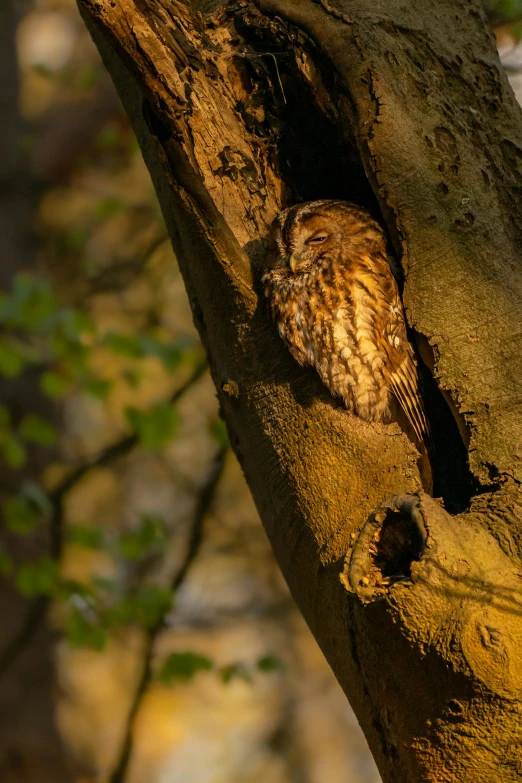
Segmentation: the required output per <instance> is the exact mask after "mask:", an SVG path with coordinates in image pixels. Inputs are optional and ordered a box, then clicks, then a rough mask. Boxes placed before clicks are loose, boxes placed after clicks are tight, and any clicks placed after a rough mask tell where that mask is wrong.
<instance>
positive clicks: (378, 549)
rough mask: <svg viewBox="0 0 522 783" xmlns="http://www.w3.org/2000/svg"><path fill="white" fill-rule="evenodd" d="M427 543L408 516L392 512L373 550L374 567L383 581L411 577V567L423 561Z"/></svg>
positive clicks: (389, 512)
mask: <svg viewBox="0 0 522 783" xmlns="http://www.w3.org/2000/svg"><path fill="white" fill-rule="evenodd" d="M423 548H424V541H423V537H422V534H421V531H420V530H419V528H418V527H417V525H416V524H415V522H414V521H413V519H412V518H411V517H410V516H408V515H407V514H402V513H401V512H399V511H388V513H387V515H386V519H385V520H384V522H383V523H382V527H381V528H380V530H379V533H378V537H377V538H376V541H375V544H374V547H372V550H373V552H372V565H373V567H374V568H375V569H376V571H377V572H378V573H379V574H380V576H381V578H382V579H387V580H391V581H393V580H395V579H404V578H406V577H409V576H411V564H412V563H414V562H417V561H419V560H420V559H421V555H422V552H423Z"/></svg>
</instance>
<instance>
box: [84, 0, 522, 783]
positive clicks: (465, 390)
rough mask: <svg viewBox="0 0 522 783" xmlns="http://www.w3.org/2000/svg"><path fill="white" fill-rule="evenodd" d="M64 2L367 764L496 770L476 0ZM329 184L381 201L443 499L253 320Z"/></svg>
mask: <svg viewBox="0 0 522 783" xmlns="http://www.w3.org/2000/svg"><path fill="white" fill-rule="evenodd" d="M79 5H80V9H81V11H82V14H83V16H84V19H85V21H86V23H87V25H88V27H89V29H90V31H91V34H92V35H93V38H94V40H95V41H96V43H97V45H98V47H99V49H100V51H101V53H102V55H103V57H104V60H105V62H106V64H107V67H108V68H109V71H110V73H111V74H112V77H113V79H114V81H115V83H116V86H117V88H118V90H119V93H120V95H121V98H122V101H123V103H124V105H125V107H126V110H127V112H128V113H129V116H130V118H131V120H132V122H133V125H134V128H135V131H136V133H137V136H138V139H139V141H140V144H141V147H142V150H143V154H144V156H145V159H146V162H147V165H148V167H149V170H150V172H151V175H152V177H153V180H154V183H155V186H156V190H157V192H158V195H159V198H160V202H161V205H162V209H163V213H164V215H165V219H166V222H167V225H168V228H169V232H170V235H171V238H172V242H173V245H174V249H175V251H176V254H177V256H178V259H179V262H180V266H181V271H182V273H183V277H184V279H185V283H186V286H187V291H188V293H189V297H190V300H191V304H192V308H193V312H194V318H195V322H196V324H197V326H198V329H199V331H200V334H201V337H202V339H203V342H204V343H205V346H206V348H207V351H208V355H209V360H210V364H211V369H212V375H213V378H214V381H215V384H216V388H217V390H218V395H219V399H220V403H221V407H222V411H223V414H224V417H225V419H226V421H227V425H228V428H229V432H230V434H231V440H232V445H233V447H234V449H235V451H236V454H237V455H238V457H239V459H240V461H241V464H242V465H243V468H244V471H245V474H246V477H247V480H248V482H249V485H250V487H251V490H252V493H253V495H254V498H255V500H256V503H257V506H258V509H259V512H260V514H261V517H262V519H263V522H264V525H265V527H266V530H267V533H268V535H269V537H270V539H271V542H272V544H273V547H274V551H275V552H276V555H277V557H278V560H279V562H280V565H281V567H282V569H283V572H284V574H285V577H286V579H287V581H288V583H289V585H290V587H291V589H292V592H293V595H294V597H295V598H296V600H297V602H298V604H299V606H300V608H301V610H302V611H303V614H304V615H305V617H306V619H307V621H308V623H309V625H310V627H311V629H312V631H313V633H314V634H315V636H316V638H317V640H318V642H319V643H320V645H321V647H322V649H323V651H324V653H325V655H326V656H327V658H328V661H329V663H330V665H331V666H332V669H333V671H334V672H335V674H336V676H337V678H338V680H339V682H340V683H341V685H342V686H343V688H344V690H345V691H346V693H347V695H348V697H349V699H350V702H351V704H352V706H353V707H354V709H355V711H356V714H357V717H358V719H359V721H360V723H361V725H362V727H363V730H364V732H365V734H366V737H367V739H368V742H369V744H370V747H371V750H372V752H373V754H374V757H375V759H376V761H377V764H378V766H379V769H380V772H381V774H382V777H383V779H384V780H385V781H386V782H387V783H388V782H389V783H404V782H405V781H408V783H417V781H433V782H435V781H437V783H440V782H441V781H448V782H449V781H451V783H457V781H458V783H482V782H484V783H485V782H486V781H488V783H489V782H490V781H491V780H495V781H499V783H507V781H515V780H519V779H520V775H521V774H522V720H521V709H522V679H521V671H522V667H521V666H520V664H521V663H522V661H521V660H520V649H521V641H522V618H521V609H522V576H521V573H522V572H521V570H520V566H519V559H518V558H519V554H520V542H521V540H522V539H521V534H522V510H521V498H520V488H519V487H520V481H521V479H522V467H521V465H522V437H521V436H522V418H521V415H520V414H521V410H520V408H521V401H522V395H521V391H520V388H521V386H520V378H521V377H522V313H521V309H522V306H521V302H522V263H521V261H520V248H521V247H522V200H521V198H520V195H521V183H522V122H521V112H520V109H519V108H518V106H517V104H516V102H515V99H514V96H513V94H512V91H511V89H510V87H509V85H508V83H507V81H506V78H505V75H504V74H503V72H502V70H501V66H500V63H499V61H498V58H497V55H496V52H495V47H494V41H493V38H492V35H491V33H490V32H489V30H488V27H487V22H486V19H485V17H484V14H483V12H482V9H481V7H480V4H479V2H478V0H440V2H438V3H433V2H432V0H418V2H416V3H409V4H408V3H403V2H401V0H388V1H387V3H386V4H384V3H382V2H381V0H368V1H367V2H365V3H357V2H355V0H291V2H289V0H256V2H247V0H245V1H244V2H232V1H230V2H228V3H227V2H219V1H218V0H201V1H200V2H196V0H194V2H187V1H183V2H182V0H79ZM332 196H333V197H341V198H347V199H355V200H358V201H360V202H361V203H364V204H366V205H367V206H368V207H369V208H371V209H373V210H374V211H376V212H377V211H379V209H380V212H381V214H382V216H383V219H384V220H385V222H386V224H387V226H388V230H389V233H390V236H391V238H392V241H393V243H394V246H395V249H396V251H397V254H398V255H400V256H401V261H402V268H403V273H404V278H405V286H404V302H405V305H406V308H407V317H408V321H409V325H410V327H411V328H412V330H413V332H412V333H414V334H415V336H416V341H417V345H418V348H419V351H420V353H421V355H422V356H423V358H424V360H425V362H426V364H427V366H428V367H430V368H431V370H432V372H433V373H434V375H435V377H436V380H437V384H438V388H439V390H442V391H443V392H444V394H445V395H446V398H447V399H449V400H450V403H451V406H452V408H453V411H454V414H455V416H456V417H457V419H458V423H459V427H460V432H461V434H462V437H463V440H464V442H465V444H466V445H467V447H468V455H469V465H470V468H471V470H472V472H473V474H474V483H473V484H472V487H473V492H474V495H475V496H474V497H473V498H471V502H470V507H469V509H468V510H467V512H466V513H460V514H458V515H456V516H450V514H448V512H447V511H444V510H443V508H442V507H441V505H440V503H438V502H436V501H434V500H433V499H430V498H429V497H427V496H426V495H424V494H423V493H422V489H421V484H420V478H419V473H418V469H417V462H416V460H417V455H416V452H415V449H414V447H413V446H412V444H411V443H410V441H409V440H408V439H407V437H406V436H405V435H404V434H402V433H401V431H400V429H399V428H398V426H397V425H396V424H391V425H377V424H371V423H367V422H364V421H362V420H360V419H358V418H357V417H354V416H350V415H348V414H347V413H346V412H345V411H343V410H342V409H341V408H339V407H337V406H336V405H335V404H334V403H333V401H332V400H331V399H330V398H329V397H328V395H327V393H326V392H325V391H324V390H323V389H322V387H321V385H320V382H319V381H318V379H316V377H315V376H314V374H313V373H312V372H308V371H306V370H302V369H300V368H299V367H298V366H297V365H296V364H295V363H294V362H293V360H292V359H291V357H290V355H289V354H288V353H287V351H286V350H285V348H284V346H283V345H282V343H281V341H280V340H279V338H278V337H277V335H276V333H275V330H274V328H273V326H272V325H271V324H270V322H269V319H268V315H267V309H266V307H265V304H264V302H263V301H262V298H261V297H260V296H259V282H258V277H259V276H258V274H257V269H258V266H259V260H260V258H261V256H262V254H263V253H264V250H265V238H266V234H267V228H268V225H269V223H270V221H271V220H272V219H273V217H274V215H275V214H276V212H277V211H278V210H279V209H280V208H281V207H282V206H286V205H287V204H288V203H292V202H293V201H298V200H305V199H309V198H328V197H332ZM433 385H435V384H433ZM438 393H439V392H436V394H438ZM436 394H435V396H436ZM437 404H438V403H437ZM435 419H436V426H435V431H434V438H435V440H436V442H437V444H438V453H439V455H441V454H442V456H443V459H442V462H443V463H446V464H447V465H452V464H456V463H455V460H456V457H455V455H456V454H457V452H458V448H459V446H458V444H457V441H456V439H455V438H454V436H453V435H451V436H450V435H449V434H448V432H449V430H447V423H446V422H445V420H444V419H443V418H441V419H437V418H436V417H435ZM446 430H447V431H446ZM459 443H460V440H459ZM460 448H461V449H463V446H462V443H460ZM458 459H460V457H458ZM458 459H457V461H458ZM452 460H453V463H452ZM464 467H465V466H464ZM461 468H462V465H461ZM452 471H453V468H452V467H451V469H449V472H450V473H451V472H452ZM466 471H467V468H466ZM464 472H465V471H464ZM459 475H460V474H459ZM462 475H464V473H462ZM466 475H467V474H466ZM459 480H460V479H459ZM467 491H468V490H466V491H465V492H464V495H465V494H466V492H467ZM468 494H469V493H468ZM468 500H469V498H468ZM461 505H462V504H461Z"/></svg>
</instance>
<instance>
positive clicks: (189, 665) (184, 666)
mask: <svg viewBox="0 0 522 783" xmlns="http://www.w3.org/2000/svg"><path fill="white" fill-rule="evenodd" d="M284 668H285V666H284V663H283V661H282V660H281V659H279V658H277V657H276V656H272V655H270V656H265V657H264V658H261V659H260V660H259V661H257V663H256V664H255V667H254V668H252V667H250V668H249V667H247V666H246V665H245V664H244V663H230V664H227V665H225V666H220V667H216V664H215V662H214V661H212V660H211V659H210V658H208V657H207V656H206V655H201V654H200V653H196V652H193V651H191V650H189V651H185V652H175V653H171V655H169V656H168V657H167V658H166V659H165V661H164V662H163V664H162V666H161V667H160V670H159V672H158V675H157V676H158V679H159V680H160V682H163V683H165V684H166V685H170V684H171V683H173V682H176V681H178V682H187V681H188V680H191V679H192V678H193V677H194V676H195V675H196V674H198V673H199V672H203V671H212V670H216V671H217V673H218V675H219V676H220V678H221V680H222V681H223V682H224V683H225V685H228V683H230V682H232V680H234V679H240V680H244V681H245V682H252V679H253V676H254V672H255V670H257V671H259V672H262V673H264V674H273V673H274V672H282V671H283V670H284Z"/></svg>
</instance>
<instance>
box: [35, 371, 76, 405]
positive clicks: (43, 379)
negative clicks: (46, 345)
mask: <svg viewBox="0 0 522 783" xmlns="http://www.w3.org/2000/svg"><path fill="white" fill-rule="evenodd" d="M40 386H41V389H42V391H43V393H44V394H45V395H46V396H47V397H51V399H59V398H60V397H65V395H66V394H67V393H68V392H69V391H70V389H71V381H70V380H69V379H68V378H65V377H64V376H63V375H59V373H57V372H54V371H53V370H48V371H47V372H44V373H42V375H41V376H40Z"/></svg>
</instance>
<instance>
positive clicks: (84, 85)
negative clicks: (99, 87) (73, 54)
mask: <svg viewBox="0 0 522 783" xmlns="http://www.w3.org/2000/svg"><path fill="white" fill-rule="evenodd" d="M98 77H99V69H98V67H97V66H95V65H86V66H85V67H84V68H82V70H81V71H80V73H79V74H78V76H77V79H76V86H77V87H78V89H79V90H82V91H84V92H87V91H88V90H92V88H93V87H94V86H95V85H96V83H97V81H98Z"/></svg>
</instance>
